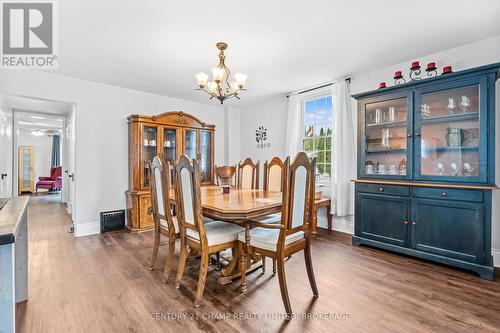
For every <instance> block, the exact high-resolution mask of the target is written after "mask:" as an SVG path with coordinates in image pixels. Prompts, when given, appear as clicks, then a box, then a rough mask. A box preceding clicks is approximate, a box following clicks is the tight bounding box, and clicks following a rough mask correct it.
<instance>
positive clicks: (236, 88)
mask: <svg viewBox="0 0 500 333" xmlns="http://www.w3.org/2000/svg"><path fill="white" fill-rule="evenodd" d="M216 46H217V48H218V49H219V50H220V52H219V65H217V67H215V68H214V69H212V75H213V81H211V82H207V80H208V75H207V74H205V73H198V74H196V79H197V80H198V87H199V88H198V89H196V90H203V91H204V92H206V93H207V94H209V95H210V99H212V98H217V99H218V100H219V101H220V104H223V103H224V101H225V100H226V99H229V98H232V97H236V98H237V99H240V97H239V96H238V94H239V93H240V92H241V91H245V90H246V89H245V88H243V87H244V86H245V81H246V79H247V75H246V74H242V73H236V74H235V75H234V81H232V82H230V81H229V74H230V73H231V71H230V70H229V68H227V67H226V64H225V63H224V60H225V59H226V56H225V55H224V50H225V49H227V44H226V43H223V42H219V43H217V45H216Z"/></svg>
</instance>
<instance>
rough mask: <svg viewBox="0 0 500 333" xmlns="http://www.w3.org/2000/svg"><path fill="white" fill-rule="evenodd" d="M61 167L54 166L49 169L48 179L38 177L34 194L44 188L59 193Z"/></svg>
mask: <svg viewBox="0 0 500 333" xmlns="http://www.w3.org/2000/svg"><path fill="white" fill-rule="evenodd" d="M61 175H62V167H61V166H56V167H52V168H50V177H38V182H37V183H36V193H38V189H39V188H45V189H48V190H50V191H59V190H61V187H62V177H61Z"/></svg>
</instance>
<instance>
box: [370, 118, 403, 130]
mask: <svg viewBox="0 0 500 333" xmlns="http://www.w3.org/2000/svg"><path fill="white" fill-rule="evenodd" d="M406 124H407V122H406V120H405V121H392V122H386V123H378V124H366V127H367V128H392V127H406Z"/></svg>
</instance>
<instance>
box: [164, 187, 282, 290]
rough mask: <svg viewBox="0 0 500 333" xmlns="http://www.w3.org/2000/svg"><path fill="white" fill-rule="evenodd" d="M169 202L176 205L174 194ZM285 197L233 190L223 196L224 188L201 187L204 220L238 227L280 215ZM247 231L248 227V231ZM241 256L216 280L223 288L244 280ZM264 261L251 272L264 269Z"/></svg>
mask: <svg viewBox="0 0 500 333" xmlns="http://www.w3.org/2000/svg"><path fill="white" fill-rule="evenodd" d="M169 198H170V200H171V201H172V202H173V203H175V193H174V191H171V192H170V194H169ZM281 201H282V193H281V192H272V191H264V190H258V189H257V190H252V189H237V188H234V187H233V188H231V189H230V192H229V193H228V194H223V193H222V188H221V187H219V186H215V185H210V186H202V187H201V206H202V213H203V215H204V216H207V217H210V218H213V219H215V220H218V221H225V222H230V223H235V224H238V225H241V226H248V225H249V222H250V221H251V220H254V219H256V218H259V217H264V216H266V215H269V214H273V213H279V212H281V206H282V202H281ZM247 228H248V227H247ZM238 259H239V254H238V253H233V255H232V258H231V260H230V261H229V263H228V265H227V266H226V267H224V268H223V269H222V271H221V276H220V277H219V278H218V279H217V282H218V283H220V284H227V283H231V281H232V280H233V279H235V278H239V277H240V276H241V272H240V271H238V269H239V268H238V266H239V265H238ZM261 259H262V258H260V257H258V256H256V257H254V258H253V262H254V263H253V264H252V265H250V267H249V269H248V270H247V272H249V271H253V270H255V269H256V268H258V267H260V266H261V265H262V260H261Z"/></svg>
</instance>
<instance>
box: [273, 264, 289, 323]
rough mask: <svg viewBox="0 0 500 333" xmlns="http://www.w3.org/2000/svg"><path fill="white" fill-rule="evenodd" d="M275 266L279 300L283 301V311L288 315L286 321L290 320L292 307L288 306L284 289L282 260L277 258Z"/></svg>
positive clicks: (286, 293)
mask: <svg viewBox="0 0 500 333" xmlns="http://www.w3.org/2000/svg"><path fill="white" fill-rule="evenodd" d="M277 264H278V281H279V284H280V290H281V298H282V299H283V305H284V306H285V311H286V313H287V315H288V316H287V319H291V317H292V306H291V305H290V299H289V298H288V289H287V287H286V278H285V260H284V258H278V260H277Z"/></svg>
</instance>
